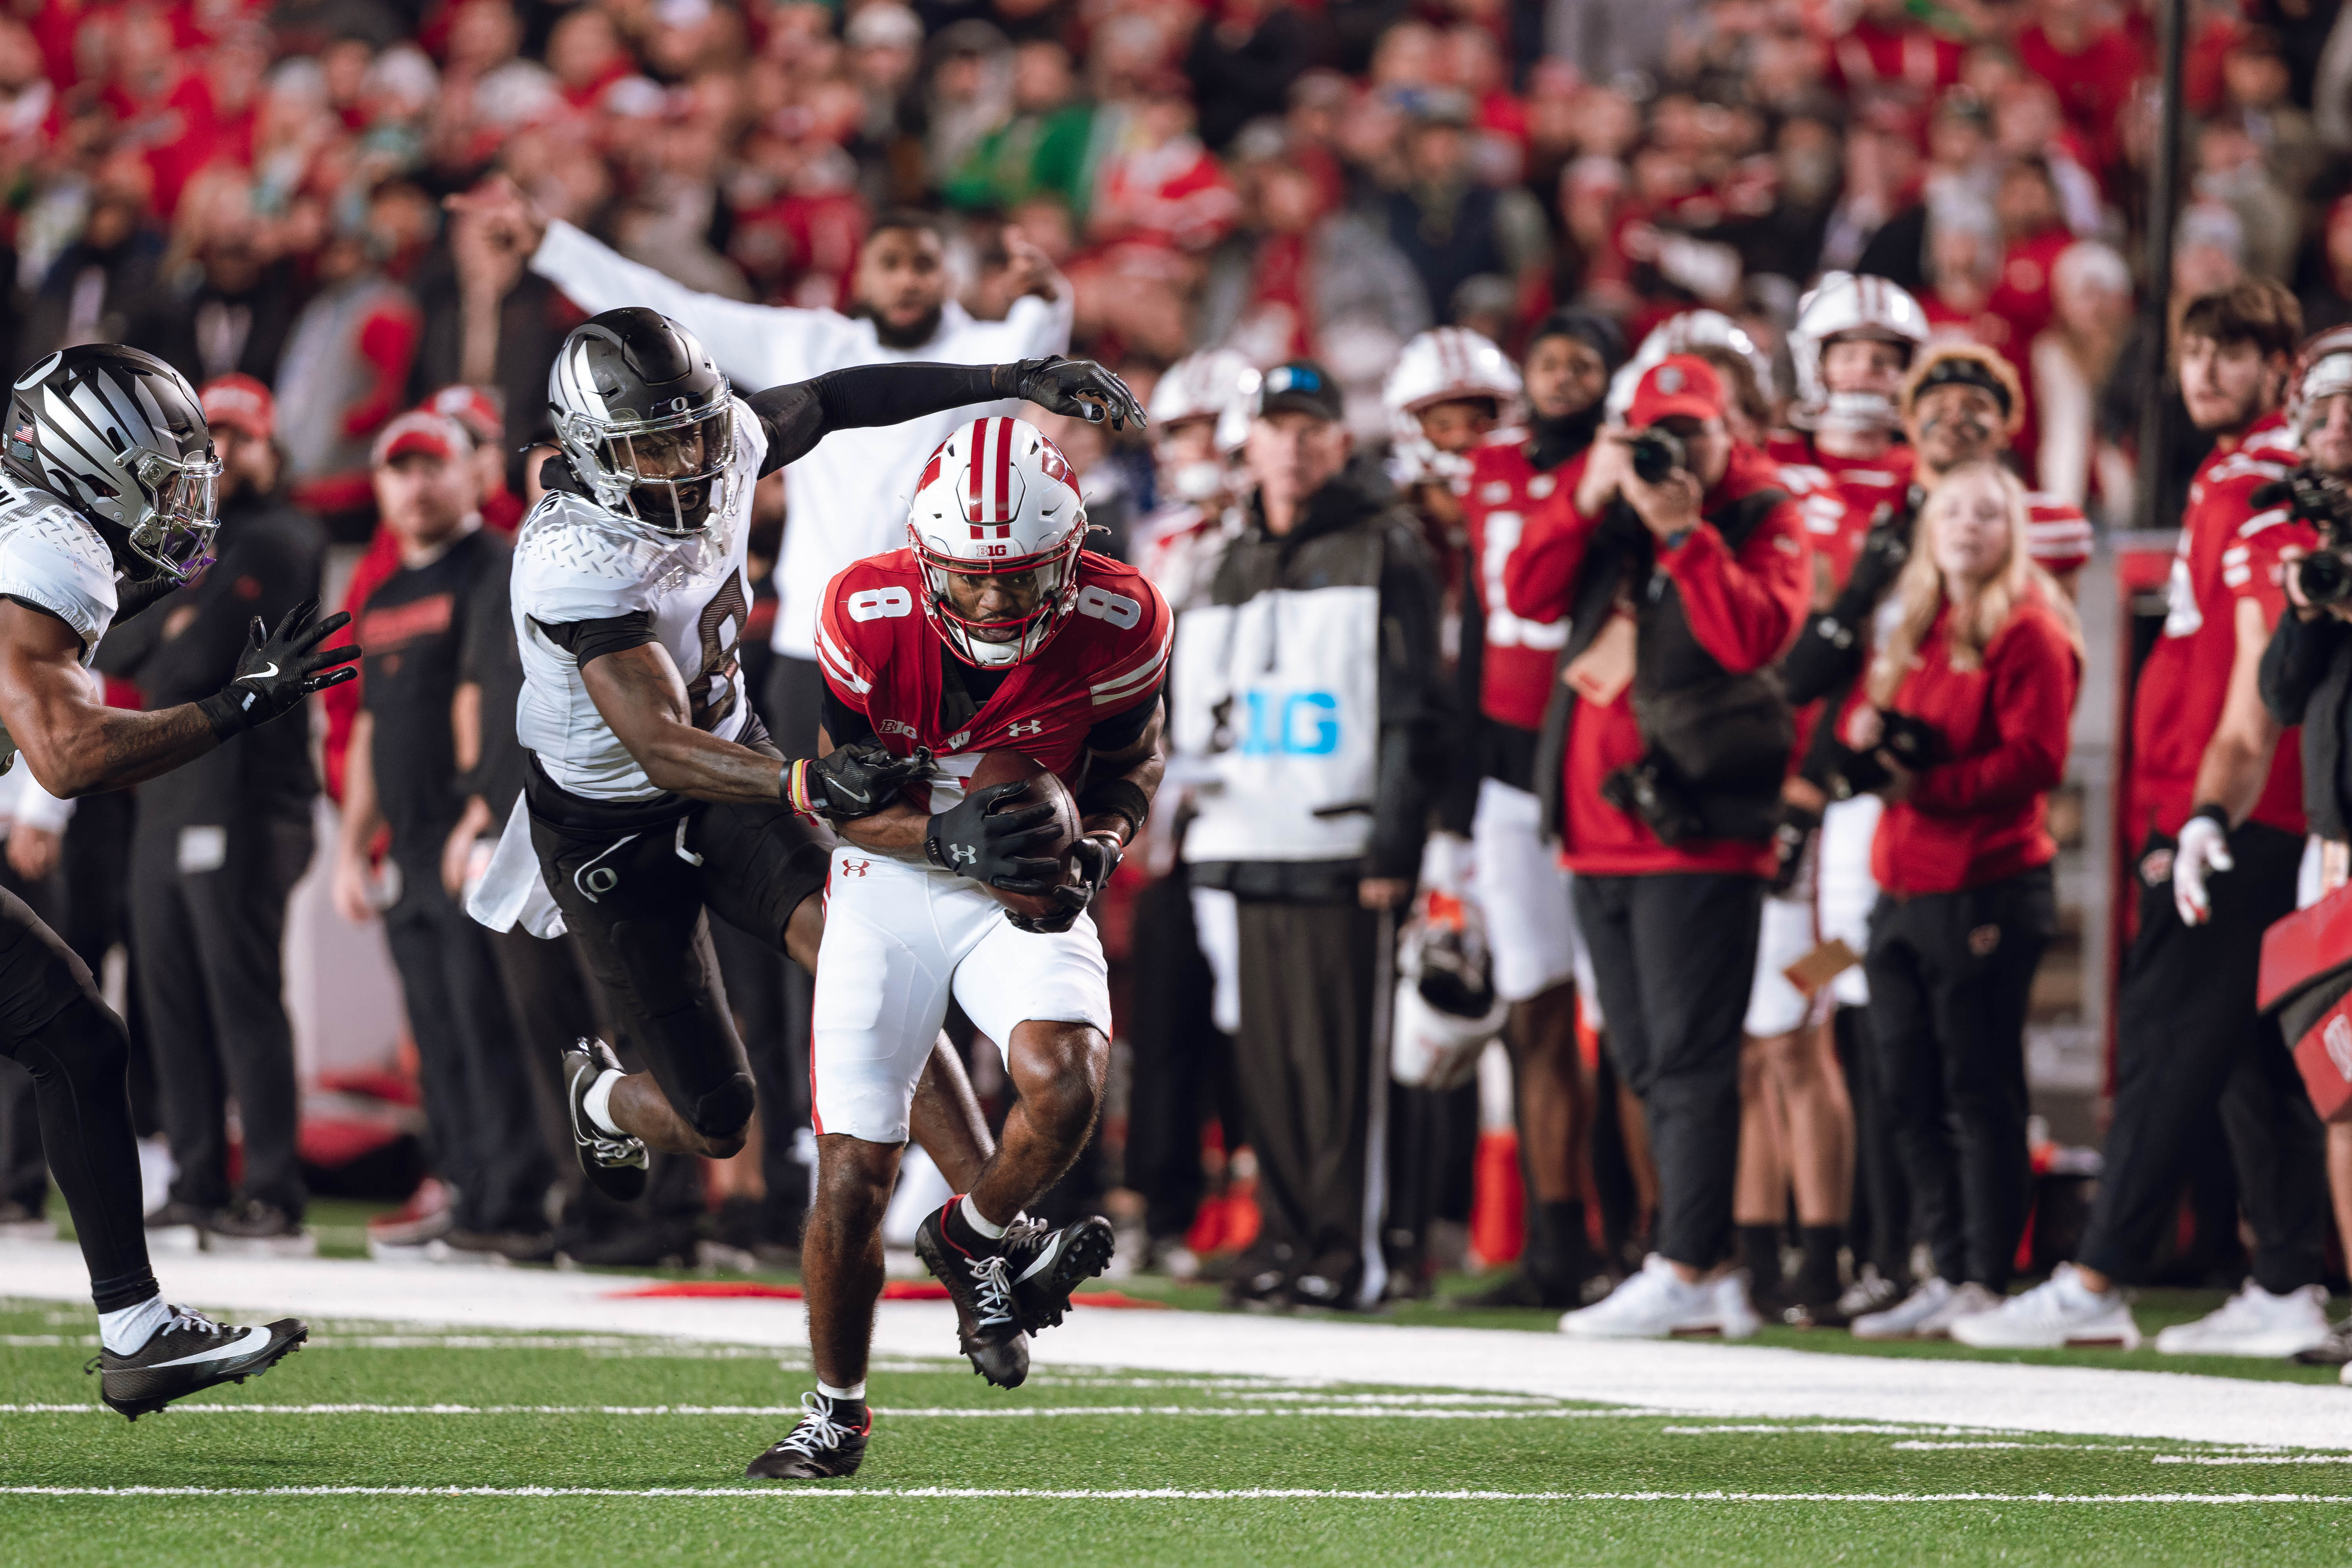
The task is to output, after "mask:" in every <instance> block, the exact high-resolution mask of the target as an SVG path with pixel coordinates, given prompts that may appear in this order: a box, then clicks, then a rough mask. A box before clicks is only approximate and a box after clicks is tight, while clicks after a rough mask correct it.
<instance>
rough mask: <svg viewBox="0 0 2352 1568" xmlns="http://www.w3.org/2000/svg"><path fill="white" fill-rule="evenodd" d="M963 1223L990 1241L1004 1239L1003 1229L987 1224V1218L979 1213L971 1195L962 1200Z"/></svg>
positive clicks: (966, 1195) (978, 1208) (978, 1207)
mask: <svg viewBox="0 0 2352 1568" xmlns="http://www.w3.org/2000/svg"><path fill="white" fill-rule="evenodd" d="M963 1222H964V1224H966V1225H968V1226H971V1228H972V1229H974V1230H976V1231H978V1232H980V1234H981V1235H982V1236H984V1237H988V1239H989V1240H991V1241H1002V1240H1003V1239H1004V1230H1005V1227H1004V1226H1001V1225H991V1224H989V1223H988V1216H987V1215H983V1214H982V1213H981V1212H980V1205H978V1204H975V1203H973V1202H972V1201H971V1194H968V1193H967V1194H965V1195H964V1199H963Z"/></svg>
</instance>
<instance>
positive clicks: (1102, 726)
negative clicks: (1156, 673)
mask: <svg viewBox="0 0 2352 1568" xmlns="http://www.w3.org/2000/svg"><path fill="white" fill-rule="evenodd" d="M1159 711H1160V688H1159V687H1158V686H1156V685H1155V686H1153V687H1152V689H1150V690H1149V691H1147V692H1145V693H1144V694H1143V700H1142V701H1140V702H1138V703H1137V704H1136V705H1135V706H1134V707H1132V708H1127V709H1122V710H1120V711H1118V712H1117V713H1114V714H1112V715H1111V716H1110V717H1109V718H1108V719H1105V720H1103V721H1101V722H1100V723H1098V724H1097V725H1095V726H1094V728H1092V729H1090V730H1088V731H1087V751H1089V752H1102V753H1103V754H1104V755H1106V756H1116V755H1118V753H1119V752H1124V751H1125V750H1127V749H1128V748H1129V746H1132V745H1133V744H1135V743H1136V742H1138V741H1140V740H1141V739H1143V731H1144V729H1145V727H1146V726H1148V725H1149V724H1150V722H1151V716H1152V715H1153V714H1154V713H1157V712H1159Z"/></svg>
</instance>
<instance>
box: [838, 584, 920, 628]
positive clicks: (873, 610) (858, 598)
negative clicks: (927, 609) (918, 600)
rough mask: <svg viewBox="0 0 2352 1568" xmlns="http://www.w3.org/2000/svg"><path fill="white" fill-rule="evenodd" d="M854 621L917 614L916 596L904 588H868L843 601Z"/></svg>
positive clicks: (879, 619)
mask: <svg viewBox="0 0 2352 1568" xmlns="http://www.w3.org/2000/svg"><path fill="white" fill-rule="evenodd" d="M842 608H844V609H845V610H847V611H848V612H849V618H850V619H851V620H853V621H883V620H888V619H890V618H891V617H892V616H910V615H913V614H914V613H915V596H914V595H912V594H909V593H908V592H907V590H906V589H904V588H867V589H866V590H865V591H864V592H862V593H856V594H852V595H849V597H848V598H846V599H845V600H843V601H842Z"/></svg>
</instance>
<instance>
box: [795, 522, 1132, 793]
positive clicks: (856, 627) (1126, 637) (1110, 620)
mask: <svg viewBox="0 0 2352 1568" xmlns="http://www.w3.org/2000/svg"><path fill="white" fill-rule="evenodd" d="M924 591H925V590H924V587H923V574H922V569H921V567H920V566H919V565H918V564H917V563H916V561H915V552H913V551H911V550H898V551H893V552H891V553H889V554H887V555H871V556H868V557H866V559H865V560H863V561H860V562H858V563H856V564H855V565H853V566H850V567H849V568H847V569H846V570H845V571H844V572H843V573H842V574H840V575H839V576H837V577H835V578H834V580H833V581H832V583H831V584H828V585H827V586H826V588H825V591H824V602H823V604H821V605H819V606H818V610H817V627H816V659H817V665H818V667H819V668H822V669H823V670H824V680H825V684H826V686H828V687H829V688H831V689H832V691H833V694H834V695H835V697H837V698H839V699H840V700H842V701H843V702H845V703H846V704H847V705H848V706H850V707H851V708H854V709H856V710H857V711H859V712H861V713H863V714H865V715H866V719H867V721H869V722H871V723H872V724H873V726H874V732H875V734H876V736H877V737H878V738H879V739H880V741H881V742H882V744H883V745H885V746H887V748H889V750H890V752H892V754H894V755H896V756H901V757H903V756H908V755H910V754H911V753H912V752H914V750H915V748H916V747H918V746H928V747H929V748H930V750H931V753H932V755H933V756H935V757H936V758H937V759H938V760H939V764H940V769H941V771H942V772H944V773H947V774H948V775H949V776H948V777H947V778H945V779H939V780H934V781H933V782H932V784H931V785H930V796H929V806H928V809H929V810H933V811H937V810H940V809H941V808H943V807H945V806H947V805H952V804H954V802H955V801H956V800H957V799H958V798H960V796H961V785H959V784H956V783H955V782H954V781H955V780H958V779H962V778H967V777H970V776H971V770H972V769H973V768H975V767H977V766H979V765H980V759H981V756H982V753H983V752H992V751H996V750H999V749H1003V750H1007V751H1015V752H1020V753H1021V754H1022V755H1024V756H1025V757H1029V758H1032V759H1034V761H1036V762H1039V763H1044V764H1045V767H1046V768H1048V769H1050V770H1051V771H1052V772H1054V773H1057V774H1059V775H1060V776H1061V778H1062V781H1063V782H1064V783H1065V784H1071V785H1073V786H1075V785H1076V784H1077V782H1078V777H1079V774H1080V773H1082V772H1083V771H1084V769H1085V765H1086V741H1087V731H1089V730H1091V729H1093V728H1094V727H1095V726H1096V725H1097V724H1099V723H1101V722H1102V721H1104V720H1106V719H1108V718H1111V717H1113V716H1115V715H1117V714H1119V713H1122V712H1125V711H1126V710H1129V709H1130V708H1132V707H1134V706H1135V705H1136V704H1137V703H1138V702H1139V701H1141V700H1143V699H1145V698H1146V697H1148V696H1150V694H1151V693H1152V692H1153V691H1155V690H1156V689H1158V688H1159V685H1160V678H1161V677H1162V676H1163V675H1164V674H1165V673H1166V671H1167V668H1168V648H1169V645H1170V643H1171V641H1172V640H1173V638H1174V636H1175V628H1176V623H1175V618H1174V617H1173V616H1171V615H1170V614H1169V613H1168V601H1167V600H1165V599H1163V598H1161V597H1160V590H1159V589H1157V588H1155V587H1153V586H1152V585H1151V583H1150V579H1148V578H1147V577H1145V576H1144V575H1143V574H1142V573H1140V572H1138V571H1137V570H1136V569H1135V568H1134V567H1132V566H1129V565H1126V564H1123V563H1120V562H1117V561H1113V560H1111V559H1110V558H1109V557H1108V556H1105V555H1097V554H1095V553H1094V552H1092V551H1087V552H1082V553H1081V554H1080V555H1079V556H1078V602H1077V607H1076V612H1075V613H1074V614H1072V615H1071V616H1070V617H1069V619H1068V620H1067V621H1066V622H1065V623H1064V624H1063V626H1062V629H1061V630H1060V631H1059V632H1057V633H1056V634H1055V637H1054V638H1053V640H1052V641H1050V642H1048V643H1047V644H1046V645H1045V647H1044V648H1043V649H1042V650H1041V651H1040V652H1039V653H1038V654H1037V655H1036V656H1035V657H1034V658H1031V659H1030V660H1029V661H1028V662H1027V663H1026V664H1018V665H1014V666H1013V668H1012V672H1011V673H1010V674H1008V675H1007V676H1006V677H1005V678H1004V683H1003V685H1002V686H999V687H998V688H997V689H996V694H995V695H994V696H993V697H991V698H990V699H989V700H988V701H987V702H986V703H984V704H982V707H981V710H980V711H979V712H978V713H976V714H974V715H973V716H972V717H971V719H969V720H968V721H965V723H964V724H963V726H962V727H961V728H960V729H958V730H956V731H953V732H952V733H950V732H949V731H946V730H945V729H944V728H943V726H942V725H941V724H940V657H941V653H942V647H941V644H940V638H939V634H938V633H936V632H934V631H932V630H931V626H930V623H929V621H928V620H926V619H925V618H924V616H923V612H922V607H921V602H920V597H919V596H920V595H922V594H923V592H924ZM949 657H953V656H952V655H950V656H949ZM908 798H909V800H910V801H913V803H914V804H916V805H923V803H922V802H921V801H919V800H914V797H913V795H912V792H911V791H910V792H909V794H908Z"/></svg>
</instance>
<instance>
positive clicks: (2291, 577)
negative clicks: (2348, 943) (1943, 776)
mask: <svg viewBox="0 0 2352 1568" xmlns="http://www.w3.org/2000/svg"><path fill="white" fill-rule="evenodd" d="M2299 360H2300V363H2298V365H2297V366H2296V374H2295V387H2294V417H2295V423H2296V426H2297V427H2298V428H2299V430H2300V431H2301V433H2302V437H2303V466H2302V467H2301V468H2299V469H2297V470H2296V471H2295V473H2294V476H2293V477H2292V478H2290V479H2284V480H2282V481H2279V484H2280V485H2281V486H2282V487H2283V488H2285V489H2287V490H2288V491H2289V495H2288V497H2287V498H2285V499H2287V500H2288V502H2289V504H2290V506H2291V507H2292V508H2293V510H2294V512H2295V513H2296V515H2297V516H2299V517H2301V518H2302V519H2304V521H2307V522H2309V523H2311V524H2312V525H2313V526H2314V527H2315V528H2317V529H2318V530H2319V536H2320V548H2319V549H2318V550H2316V551H2315V552H2312V553H2311V554H2309V555H2305V556H2303V557H2301V558H2300V559H2296V560H2294V561H2292V562H2291V563H2289V565H2288V566H2287V569H2286V575H2285V583H2284V586H2285V588H2286V597H2287V604H2288V606H2289V609H2290V612H2291V613H2289V614H2287V615H2283V616H2280V617H2279V622H2278V626H2277V629H2276V630H2274V631H2273V633H2272V634H2271V640H2270V646H2269V647H2265V648H2264V649H2263V663H2262V693H2263V706H2264V707H2266V708H2268V709H2269V710H2270V712H2271V717H2273V719H2275V720H2277V721H2279V722H2280V723H2281V724H2285V725H2297V724H2299V725H2301V726H2302V727H2303V811H2304V816H2305V822H2306V825H2307V826H2309V828H2310V830H2311V838H2310V841H2309V843H2308V844H2307V845H2306V846H2305V855H2304V864H2303V875H2302V876H2301V877H2300V878H2299V879H2298V882H2297V886H2296V889H2295V904H2296V906H2297V907H2298V908H2305V907H2308V906H2310V905H2312V904H2315V903H2317V902H2318V901H2319V900H2321V899H2323V898H2326V896H2327V895H2328V894H2330V893H2332V892H2334V891H2335V890H2336V889H2338V888H2340V887H2342V886H2343V885H2344V884H2345V882H2346V881H2347V878H2352V773H2347V764H2352V753H2347V749H2346V736H2347V731H2352V327H2337V328H2336V329H2335V330H2333V331H2326V332H2322V333H2321V334H2320V335H2319V336H2317V337H2315V338H2314V339H2312V340H2311V342H2308V343H2306V344H2305V345H2304V348H2303V353H2301V355H2300V356H2299ZM2257 499H2260V500H2269V499H2272V498H2271V497H2267V496H2265V497H2258V498H2257ZM2289 1043H2290V1044H2292V1043H2293V1042H2289ZM2327 1187H2328V1194H2329V1195H2330V1196H2331V1197H2332V1198H2333V1199H2334V1200H2335V1208H2336V1234H2337V1236H2338V1237H2339V1238H2341V1239H2342V1240H2343V1241H2344V1243H2345V1246H2346V1248H2347V1253H2352V1122H2345V1121H2333V1122H2330V1123H2328V1124H2327ZM2295 1359H2296V1360H2297V1361H2303V1362H2312V1363H2319V1364H2322V1365H2341V1364H2344V1363H2352V1318H2347V1319H2346V1320H2344V1321H2342V1322H2340V1323H2338V1324H2336V1326H2335V1327H2334V1328H2332V1329H2331V1330H2329V1331H2328V1333H2327V1337H2326V1339H2325V1340H2324V1341H2322V1342H2320V1343H2319V1344H2317V1345H2315V1346H2314V1347H2312V1348H2310V1349H2308V1350H2305V1351H2303V1352H2299V1353H2298V1354H2297V1355H2296V1357H2295Z"/></svg>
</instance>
